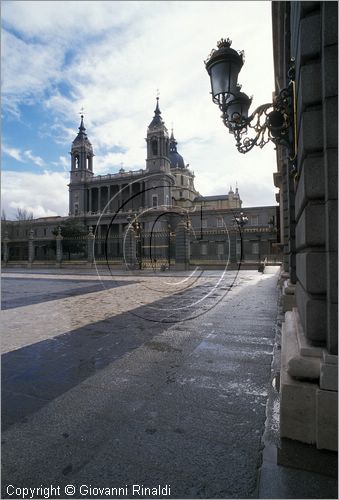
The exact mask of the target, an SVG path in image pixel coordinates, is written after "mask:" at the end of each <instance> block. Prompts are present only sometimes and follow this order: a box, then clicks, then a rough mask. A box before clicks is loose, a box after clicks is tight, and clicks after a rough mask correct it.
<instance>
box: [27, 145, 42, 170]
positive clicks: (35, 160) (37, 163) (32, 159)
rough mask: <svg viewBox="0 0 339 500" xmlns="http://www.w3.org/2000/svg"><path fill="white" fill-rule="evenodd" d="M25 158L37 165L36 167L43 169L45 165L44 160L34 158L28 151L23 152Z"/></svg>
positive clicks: (38, 157)
mask: <svg viewBox="0 0 339 500" xmlns="http://www.w3.org/2000/svg"><path fill="white" fill-rule="evenodd" d="M24 155H25V156H26V158H28V159H29V160H30V161H31V162H32V163H34V164H35V165H37V166H38V167H43V166H44V165H45V162H44V160H43V159H42V158H41V157H40V156H34V155H33V154H32V151H31V150H30V149H28V150H26V151H25V152H24Z"/></svg>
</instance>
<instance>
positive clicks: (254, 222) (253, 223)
mask: <svg viewBox="0 0 339 500" xmlns="http://www.w3.org/2000/svg"><path fill="white" fill-rule="evenodd" d="M258 224H259V222H258V216H257V215H251V226H257V225H258Z"/></svg>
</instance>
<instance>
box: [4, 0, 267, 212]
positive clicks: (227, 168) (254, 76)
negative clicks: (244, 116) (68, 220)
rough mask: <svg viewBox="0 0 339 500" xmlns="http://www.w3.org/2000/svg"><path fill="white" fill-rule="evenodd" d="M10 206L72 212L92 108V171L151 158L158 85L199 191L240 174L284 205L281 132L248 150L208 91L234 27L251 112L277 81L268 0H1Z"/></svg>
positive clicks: (215, 188) (251, 192)
mask: <svg viewBox="0 0 339 500" xmlns="http://www.w3.org/2000/svg"><path fill="white" fill-rule="evenodd" d="M1 17H2V32H1V42H2V72H1V77H2V175H1V177H2V210H4V211H5V213H6V217H7V219H14V218H15V214H16V211H17V208H23V209H27V210H28V211H32V212H33V215H34V217H44V216H51V215H67V214H68V187H67V184H68V182H69V169H70V155H69V152H70V150H71V143H72V141H73V140H74V138H75V136H76V135H77V132H78V127H79V124H80V113H81V110H82V109H83V110H84V111H83V113H84V122H85V126H86V129H87V130H86V131H87V134H88V137H89V139H90V141H91V143H92V145H93V149H94V153H95V157H94V173H95V175H99V174H106V173H115V172H117V171H118V170H119V169H120V168H121V166H123V167H124V168H125V170H139V169H140V168H145V158H146V142H145V137H146V133H147V126H148V125H149V123H150V121H151V120H152V117H153V114H154V109H155V104H156V96H157V92H159V96H160V100H159V103H160V109H161V112H162V118H163V120H164V121H165V124H166V126H167V128H168V129H169V130H170V129H171V128H172V127H173V129H174V135H175V138H176V140H177V141H178V152H179V153H180V154H181V155H182V156H183V158H184V161H185V163H186V164H187V163H188V164H189V165H190V168H191V169H192V170H193V171H194V173H195V187H196V189H197V190H198V191H199V192H200V194H202V195H216V194H227V193H228V191H229V189H230V186H232V187H233V190H234V188H235V186H236V185H237V186H238V188H239V193H240V197H241V199H242V200H243V206H244V207H245V206H247V207H248V206H264V205H275V204H276V201H275V188H274V185H273V177H272V176H273V172H274V171H275V170H276V166H275V165H276V161H275V151H274V145H273V144H272V143H269V144H267V145H266V146H265V147H264V148H263V149H260V148H257V147H256V148H254V149H253V150H252V151H251V152H249V153H247V154H245V155H244V154H240V153H239V152H238V151H237V149H236V147H235V143H234V138H233V136H232V135H231V134H229V133H228V130H227V129H226V128H225V126H224V125H223V123H222V121H221V119H220V111H219V109H218V107H217V106H216V105H215V104H213V102H212V99H211V95H210V80H209V76H208V74H207V72H206V69H205V65H204V60H206V59H207V56H208V55H209V53H210V52H211V50H212V49H213V48H216V42H217V41H218V40H220V39H221V38H227V37H228V38H230V39H231V40H232V42H233V43H232V48H234V49H236V50H244V51H245V63H244V66H243V68H242V70H241V72H240V75H239V83H241V84H242V91H243V92H246V93H247V94H248V95H249V96H252V95H253V103H252V107H251V111H253V110H254V109H255V108H256V107H257V106H259V105H260V104H263V103H265V102H271V100H272V92H273V90H274V77H273V55H272V23H271V2H269V1H249V2H243V1H237V2H233V1H218V2H213V1H207V2H205V1H188V2H186V1H169V2H168V1H167V2H166V1H157V0H155V1H150V2H148V1H137V2H133V1H122V2H119V1H105V2H101V1H94V2H92V1H74V2H72V1H66V2H63V1H56V2H53V1H37V2H33V1H24V2H23V1H18V2H17V1H3V2H2V14H1Z"/></svg>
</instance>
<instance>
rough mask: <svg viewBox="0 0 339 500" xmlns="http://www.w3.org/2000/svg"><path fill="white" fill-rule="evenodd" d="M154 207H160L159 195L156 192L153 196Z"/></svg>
mask: <svg viewBox="0 0 339 500" xmlns="http://www.w3.org/2000/svg"><path fill="white" fill-rule="evenodd" d="M152 207H153V208H157V207H158V195H156V194H154V195H153V196H152Z"/></svg>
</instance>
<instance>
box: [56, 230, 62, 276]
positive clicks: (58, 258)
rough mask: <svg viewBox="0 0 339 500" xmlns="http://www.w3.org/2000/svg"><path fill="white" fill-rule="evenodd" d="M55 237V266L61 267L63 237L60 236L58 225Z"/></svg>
mask: <svg viewBox="0 0 339 500" xmlns="http://www.w3.org/2000/svg"><path fill="white" fill-rule="evenodd" d="M55 239H56V266H58V267H61V261H62V240H63V237H62V236H61V227H60V226H59V227H58V234H57V235H56V237H55Z"/></svg>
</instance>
